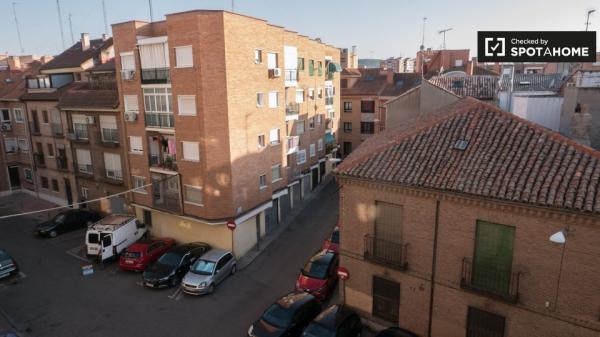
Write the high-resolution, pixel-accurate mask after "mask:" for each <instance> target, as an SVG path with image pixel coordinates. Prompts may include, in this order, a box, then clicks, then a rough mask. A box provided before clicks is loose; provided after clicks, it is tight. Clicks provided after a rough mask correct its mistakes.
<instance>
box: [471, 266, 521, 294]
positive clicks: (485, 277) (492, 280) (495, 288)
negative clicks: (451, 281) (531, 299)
mask: <svg viewBox="0 0 600 337" xmlns="http://www.w3.org/2000/svg"><path fill="white" fill-rule="evenodd" d="M520 277H521V273H520V272H513V271H511V270H504V269H500V268H498V267H496V266H493V265H473V263H472V262H471V261H469V260H468V259H467V258H464V259H463V263H462V277H461V280H460V285H461V287H463V288H466V289H471V290H475V291H477V292H480V293H483V294H486V295H489V296H492V297H497V298H500V299H503V300H506V301H509V302H513V303H516V302H517V301H518V300H519V279H520Z"/></svg>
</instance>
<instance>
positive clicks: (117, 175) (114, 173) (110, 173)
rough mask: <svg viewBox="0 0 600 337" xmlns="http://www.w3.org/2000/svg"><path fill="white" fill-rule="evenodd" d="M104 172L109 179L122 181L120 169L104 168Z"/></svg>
mask: <svg viewBox="0 0 600 337" xmlns="http://www.w3.org/2000/svg"><path fill="white" fill-rule="evenodd" d="M104 174H105V176H106V178H108V179H110V180H114V181H117V182H121V181H123V171H121V170H112V169H104Z"/></svg>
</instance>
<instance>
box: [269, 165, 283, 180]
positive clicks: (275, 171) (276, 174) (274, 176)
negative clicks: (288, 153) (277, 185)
mask: <svg viewBox="0 0 600 337" xmlns="http://www.w3.org/2000/svg"><path fill="white" fill-rule="evenodd" d="M279 180H281V165H275V166H273V167H271V182H273V183H274V182H276V181H279Z"/></svg>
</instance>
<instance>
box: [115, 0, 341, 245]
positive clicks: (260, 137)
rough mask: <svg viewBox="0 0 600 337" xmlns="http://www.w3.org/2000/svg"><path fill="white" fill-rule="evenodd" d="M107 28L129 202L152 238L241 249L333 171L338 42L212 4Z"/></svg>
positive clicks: (273, 225) (336, 124)
mask: <svg viewBox="0 0 600 337" xmlns="http://www.w3.org/2000/svg"><path fill="white" fill-rule="evenodd" d="M113 33H114V41H115V50H116V54H117V58H116V60H117V62H116V65H117V69H118V72H119V76H118V85H119V92H120V94H121V97H120V100H121V106H123V109H124V114H125V118H126V123H125V124H126V126H125V129H126V130H125V131H126V134H125V136H126V143H127V145H126V146H127V152H128V157H129V158H128V161H129V163H130V172H129V174H130V175H131V181H132V186H133V187H139V190H137V191H135V193H133V206H134V208H135V212H136V214H137V215H138V217H139V218H140V219H143V221H144V222H145V223H147V224H148V225H150V227H151V231H152V233H153V234H155V235H158V236H170V237H173V238H175V239H177V240H178V241H182V242H188V241H205V242H207V243H209V244H211V245H213V246H216V247H223V248H228V249H232V250H233V251H234V253H236V254H237V255H242V254H244V253H245V252H247V251H248V250H249V249H251V248H252V247H253V246H255V245H256V243H257V240H258V239H259V238H260V237H262V236H264V235H265V233H267V232H269V231H271V230H273V229H274V228H275V227H276V226H277V224H278V223H279V222H281V221H282V220H283V219H284V218H285V217H286V215H287V214H288V213H289V212H290V209H291V208H292V207H293V206H294V204H297V202H298V201H299V200H301V199H302V198H303V197H305V196H306V195H308V194H309V193H310V191H311V190H312V189H314V188H315V187H316V186H317V185H318V184H319V182H321V181H322V179H323V178H324V176H325V175H326V174H327V173H328V172H329V171H330V170H331V169H332V166H333V161H329V160H328V158H330V157H331V156H332V153H331V152H335V144H336V138H337V136H338V135H337V129H338V124H339V123H338V121H339V111H337V107H338V106H339V96H338V95H337V94H336V90H337V88H339V74H337V72H338V71H340V67H339V62H340V54H339V49H338V48H335V47H332V46H329V45H326V44H323V43H321V42H320V41H318V40H314V39H310V38H308V37H306V36H302V35H299V34H297V33H295V32H291V31H288V30H285V29H284V28H282V27H279V26H274V25H271V24H269V23H267V22H266V21H264V20H260V19H256V18H252V17H248V16H244V15H239V14H235V13H230V12H225V11H212V10H195V11H189V12H183V13H176V14H169V15H167V16H166V20H165V21H160V22H153V23H148V22H141V21H129V22H124V23H119V24H115V25H113ZM228 222H232V223H233V222H235V224H236V226H237V227H236V229H235V230H234V231H231V230H229V229H228V227H227V226H226V224H227V223H228Z"/></svg>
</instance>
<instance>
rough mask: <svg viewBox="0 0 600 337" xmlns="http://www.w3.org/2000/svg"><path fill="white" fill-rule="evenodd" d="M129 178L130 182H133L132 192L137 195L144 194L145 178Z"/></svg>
mask: <svg viewBox="0 0 600 337" xmlns="http://www.w3.org/2000/svg"><path fill="white" fill-rule="evenodd" d="M131 178H132V179H131V180H132V181H133V188H135V190H133V191H134V192H137V193H142V194H146V193H147V192H146V186H145V185H146V178H145V177H142V176H131Z"/></svg>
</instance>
